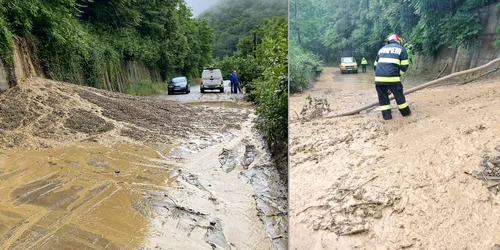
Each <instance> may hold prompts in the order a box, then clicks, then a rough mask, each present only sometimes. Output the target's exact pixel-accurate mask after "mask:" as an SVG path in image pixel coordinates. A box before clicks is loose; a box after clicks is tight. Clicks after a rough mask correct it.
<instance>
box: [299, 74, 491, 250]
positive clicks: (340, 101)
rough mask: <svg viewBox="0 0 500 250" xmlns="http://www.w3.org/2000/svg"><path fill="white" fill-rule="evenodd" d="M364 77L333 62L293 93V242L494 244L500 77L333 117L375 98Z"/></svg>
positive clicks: (320, 245)
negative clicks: (402, 110)
mask: <svg viewBox="0 0 500 250" xmlns="http://www.w3.org/2000/svg"><path fill="white" fill-rule="evenodd" d="M365 77H366V76H363V75H361V73H359V74H357V75H356V74H350V75H341V74H340V72H338V69H336V68H325V69H324V72H323V73H322V75H321V77H320V79H319V81H318V82H317V83H316V84H315V85H314V87H313V88H312V89H310V90H307V91H306V92H305V93H303V94H297V95H293V96H291V98H290V101H289V103H290V145H291V147H290V193H291V194H292V195H291V197H290V228H291V231H290V248H291V249H478V250H479V249H496V248H495V247H498V244H499V243H500V225H499V224H498V221H500V197H499V196H498V195H496V194H495V193H496V192H498V190H497V187H498V186H497V182H498V181H497V179H496V178H497V176H498V173H497V170H498V167H497V165H498V162H497V161H498V159H497V157H498V155H499V153H498V145H500V137H499V135H500V123H498V120H499V119H500V111H499V109H498V108H497V107H499V106H500V91H499V84H500V79H499V78H498V77H491V78H489V79H483V80H480V81H475V82H471V83H468V84H466V85H457V84H447V85H445V86H439V87H433V88H428V89H424V90H421V91H418V92H415V93H413V94H411V95H408V96H407V102H408V103H409V105H410V108H411V110H412V115H411V116H410V117H402V116H401V115H400V114H399V111H398V109H397V106H396V105H395V103H394V102H392V107H393V108H392V114H393V119H392V120H390V121H384V120H383V119H382V118H381V114H380V111H379V110H378V109H371V110H367V111H363V112H361V113H360V114H359V115H353V116H347V117H339V118H326V117H325V114H328V113H329V112H335V113H337V112H338V113H340V112H344V111H348V110H352V109H354V108H357V107H360V106H363V105H365V104H367V103H372V102H374V101H377V95H376V91H375V87H374V85H373V83H371V84H362V83H361V82H364V81H365ZM371 77H373V75H371ZM413 83H414V84H416V85H419V84H421V82H419V81H418V80H416V79H410V78H408V79H406V80H405V81H404V82H403V86H404V87H405V88H408V87H411V84H413Z"/></svg>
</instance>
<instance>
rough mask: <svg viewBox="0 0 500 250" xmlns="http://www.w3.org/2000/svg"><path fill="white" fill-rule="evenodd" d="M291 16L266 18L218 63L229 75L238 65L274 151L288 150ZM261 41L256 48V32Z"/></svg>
mask: <svg viewBox="0 0 500 250" xmlns="http://www.w3.org/2000/svg"><path fill="white" fill-rule="evenodd" d="M287 27H288V20H287V17H286V16H277V17H273V18H269V19H265V20H264V21H263V22H262V24H261V25H259V26H257V27H254V28H253V29H252V30H251V31H249V32H248V35H247V36H243V37H242V38H241V39H240V40H239V43H238V44H239V45H238V50H237V51H236V52H235V53H234V54H233V55H232V56H226V57H224V58H223V59H222V60H217V61H216V64H215V66H217V67H218V68H220V69H221V71H222V73H223V76H224V77H227V76H228V75H229V73H230V72H231V71H232V70H233V69H235V70H236V71H237V72H238V78H239V80H240V83H241V84H242V87H243V88H244V89H245V92H246V98H247V99H248V100H249V101H251V102H253V103H255V105H256V107H257V114H258V120H257V126H258V128H259V129H260V130H261V131H263V133H264V135H265V138H266V141H267V143H268V145H269V148H270V149H271V150H272V153H273V154H274V155H280V154H281V153H283V152H285V153H286V152H287V138H288V58H287V55H288V39H287V37H288V29H287ZM254 33H255V34H256V35H257V37H259V39H257V45H256V47H255V48H253V42H251V43H249V41H252V40H253V34H254Z"/></svg>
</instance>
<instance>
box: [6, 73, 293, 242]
mask: <svg viewBox="0 0 500 250" xmlns="http://www.w3.org/2000/svg"><path fill="white" fill-rule="evenodd" d="M193 92H194V91H193ZM191 95H193V96H195V95H196V93H191ZM177 96H178V95H175V96H173V97H174V98H178V97H177ZM179 96H180V95H179ZM186 96H187V95H186ZM204 96H207V97H206V98H212V97H211V96H215V95H214V94H212V93H206V94H203V95H201V94H200V96H199V98H195V99H194V100H195V101H197V102H198V103H193V104H186V103H184V102H177V101H168V100H163V99H168V98H170V97H171V96H167V95H164V96H156V97H134V96H129V95H124V94H120V93H112V92H107V91H102V90H97V89H92V88H87V87H82V86H76V85H71V84H65V83H60V82H55V81H50V80H45V79H41V78H32V79H28V80H26V81H25V82H23V83H22V84H19V85H18V86H16V87H14V88H11V89H9V90H8V91H6V92H4V93H2V94H1V95H0V134H1V135H2V136H1V137H0V149H1V151H0V152H1V153H0V179H1V180H2V182H1V183H0V189H1V190H3V192H1V195H0V199H2V203H1V205H0V248H1V249H286V242H287V227H286V225H287V219H286V214H287V211H286V206H287V205H286V190H285V189H284V187H283V184H282V182H281V180H279V175H278V173H277V172H276V171H275V170H274V167H273V165H272V163H271V161H270V157H269V155H268V154H267V152H266V150H265V147H264V144H263V141H262V139H261V137H260V135H259V134H258V133H257V131H255V130H254V129H253V119H254V118H255V117H254V114H253V110H252V108H251V106H249V105H241V106H239V104H238V105H234V106H232V107H225V106H224V105H223V106H218V105H213V104H211V103H209V104H206V103H203V102H200V101H204V100H205V99H203V98H204ZM227 96H230V94H229V93H228V94H227ZM234 96H235V97H233V98H237V97H236V96H241V95H234ZM225 98H226V97H225ZM219 99H220V98H219ZM224 100H225V101H228V102H230V101H231V100H233V102H238V103H239V102H242V100H241V101H239V100H238V101H236V100H235V99H231V97H227V98H226V99H224ZM185 101H188V99H186V100H185Z"/></svg>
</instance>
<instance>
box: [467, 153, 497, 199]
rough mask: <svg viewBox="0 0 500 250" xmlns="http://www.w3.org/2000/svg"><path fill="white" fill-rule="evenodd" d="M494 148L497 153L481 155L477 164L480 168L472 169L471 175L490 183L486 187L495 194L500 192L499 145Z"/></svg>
mask: <svg viewBox="0 0 500 250" xmlns="http://www.w3.org/2000/svg"><path fill="white" fill-rule="evenodd" d="M496 150H497V151H498V154H497V155H493V154H485V155H484V156H483V159H482V160H481V162H480V164H479V167H480V169H481V170H477V171H472V176H474V177H476V178H477V179H479V180H483V181H485V182H486V183H488V184H490V185H488V189H489V190H490V192H492V193H493V194H495V195H496V194H498V193H499V192H500V146H497V147H496Z"/></svg>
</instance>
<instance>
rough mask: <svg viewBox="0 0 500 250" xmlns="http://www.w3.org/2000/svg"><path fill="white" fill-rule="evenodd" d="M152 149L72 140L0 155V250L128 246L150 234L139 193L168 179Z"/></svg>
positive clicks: (132, 245) (166, 172)
mask: <svg viewBox="0 0 500 250" xmlns="http://www.w3.org/2000/svg"><path fill="white" fill-rule="evenodd" d="M158 157H159V155H158V153H157V152H156V151H154V150H151V149H148V148H146V147H138V146H133V145H115V146H111V147H105V146H102V145H97V144H90V143H89V144H78V145H73V146H70V147H66V148H61V149H54V150H43V151H33V152H25V151H4V152H2V154H1V155H0V166H1V167H0V179H1V180H2V181H1V183H0V190H1V192H0V200H1V201H2V202H1V205H0V221H1V224H0V225H1V226H0V245H1V247H0V248H1V249H83V248H86V249H133V248H135V247H137V246H139V245H141V244H142V242H143V239H144V237H145V236H146V234H147V232H148V228H147V227H148V218H147V217H146V216H145V215H146V214H147V213H148V211H147V210H148V208H147V207H146V206H145V204H144V203H143V202H141V195H142V193H143V192H144V191H145V190H155V189H158V188H159V187H162V186H164V185H165V183H166V182H168V180H169V171H168V168H167V167H166V166H165V165H166V164H165V163H162V161H160V160H159V159H158Z"/></svg>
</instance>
